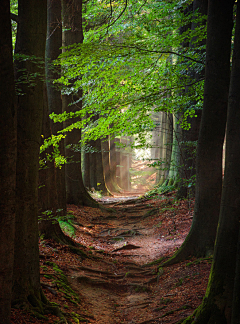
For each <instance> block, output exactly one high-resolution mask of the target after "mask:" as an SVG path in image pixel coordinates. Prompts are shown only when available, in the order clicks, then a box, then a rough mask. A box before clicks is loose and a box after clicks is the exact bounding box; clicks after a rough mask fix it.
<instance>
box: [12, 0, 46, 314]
mask: <svg viewBox="0 0 240 324" xmlns="http://www.w3.org/2000/svg"><path fill="white" fill-rule="evenodd" d="M18 15H19V23H18V32H17V42H16V53H18V54H23V55H29V56H34V57H36V58H39V59H40V60H41V61H44V55H45V43H46V27H47V1H46V0H42V1H40V2H39V1H36V0H32V1H30V2H29V1H28V0H19V2H18ZM39 59H36V60H37V63H35V62H34V60H35V59H28V60H22V61H20V60H19V61H17V62H16V68H17V79H18V78H20V77H22V78H26V79H27V81H29V83H28V84H26V83H21V84H19V86H21V91H22V95H20V96H19V97H18V116H17V131H18V136H17V183H16V203H17V208H16V232H15V259H14V283H13V303H17V304H22V303H30V304H31V305H33V306H35V307H38V309H41V307H42V304H41V301H42V300H43V295H42V290H41V285H40V275H39V251H38V197H37V188H38V167H39V146H40V135H41V130H42V115H43V105H44V103H43V89H44V82H43V75H44V64H43V63H41V62H40V61H39ZM29 76H30V77H32V76H35V77H34V80H30V79H28V77H29Z"/></svg>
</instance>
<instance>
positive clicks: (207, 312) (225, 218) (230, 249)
mask: <svg viewBox="0 0 240 324" xmlns="http://www.w3.org/2000/svg"><path fill="white" fill-rule="evenodd" d="M213 2H214V4H215V12H216V11H217V8H218V6H217V2H216V1H213ZM223 2H224V1H221V4H222V5H223ZM210 4H211V1H210ZM218 5H219V1H218ZM232 5H233V2H232ZM237 7H238V8H237V23H236V29H235V41H234V52H233V65H232V73H231V84H230V90H229V103H228V116H227V136H226V164H225V174H224V183H223V192H222V199H221V210H220V217H219V225H218V231H217V238H216V243H215V250H214V257H213V264H212V268H211V273H210V276H209V282H208V288H207V291H206V295H205V298H204V300H203V303H202V304H201V306H200V307H199V308H198V309H197V311H196V312H195V314H194V320H193V318H192V317H190V318H189V319H187V320H186V321H185V323H196V324H208V323H209V324H210V323H218V324H236V323H239V290H238V291H237V294H236V290H235V295H234V278H235V273H236V277H239V273H237V272H236V261H237V247H238V244H239V243H238V239H239V229H240V224H239V212H240V198H239V197H240V186H239V181H240V169H239V160H240V133H239V124H240V92H239V87H240V6H239V3H238V5H237ZM222 9H223V8H222ZM225 10H226V6H225ZM229 10H230V8H229ZM212 13H213V12H212ZM210 19H211V16H210ZM218 22H219V24H221V23H222V21H221V20H219V21H218ZM210 26H211V25H210ZM230 39H231V37H230ZM219 69H221V66H219ZM237 270H238V264H237ZM238 280H239V279H238ZM235 284H237V286H236V287H235V288H237V287H238V283H237V281H236V279H235ZM233 296H234V297H237V299H236V300H234V299H233ZM234 307H238V309H236V308H234ZM235 311H236V313H235ZM232 313H233V316H232Z"/></svg>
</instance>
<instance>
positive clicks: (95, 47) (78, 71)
mask: <svg viewBox="0 0 240 324" xmlns="http://www.w3.org/2000/svg"><path fill="white" fill-rule="evenodd" d="M189 3H190V2H189V1H180V2H179V1H173V2H172V1H150V2H148V1H147V2H146V1H138V2H137V3H136V2H135V1H128V2H127V6H126V5H125V4H126V2H125V1H111V2H110V3H109V1H88V2H87V4H86V6H85V8H84V21H85V40H84V43H83V44H74V45H72V46H69V47H68V48H67V50H66V51H65V52H64V53H63V54H62V55H61V56H60V57H59V60H57V61H56V62H55V64H56V65H60V66H61V69H62V76H61V78H59V80H57V81H56V83H59V84H61V86H62V92H63V93H66V94H70V93H77V91H78V89H79V88H81V89H82V90H83V97H82V100H83V109H82V110H81V111H79V112H77V113H75V114H72V115H70V114H68V115H67V114H66V113H65V114H63V115H58V116H56V115H55V114H52V116H51V117H52V118H53V119H54V120H55V121H63V120H65V119H66V118H68V117H70V118H72V117H79V118H82V121H81V122H80V121H79V122H77V123H74V124H72V125H71V126H69V127H68V128H66V129H65V130H64V132H66V131H71V130H72V129H73V128H75V127H79V128H84V127H85V130H84V133H83V138H82V142H84V141H86V140H89V139H93V140H95V139H96V138H98V137H102V138H103V137H105V136H106V135H108V134H109V135H111V136H112V137H115V136H117V135H129V136H130V135H131V136H132V135H134V134H136V135H137V136H136V140H137V141H139V142H140V143H141V144H142V145H145V140H144V139H145V134H146V133H147V132H148V131H150V130H152V129H153V128H154V127H155V125H154V122H153V120H152V118H151V113H152V111H153V110H154V111H161V110H162V111H170V112H172V113H175V112H177V111H179V110H181V111H183V119H182V121H181V125H182V127H184V128H185V129H188V128H189V127H190V126H189V122H187V118H188V117H194V116H195V109H200V108H201V106H202V93H203V91H202V90H203V80H200V81H198V82H197V81H196V80H195V79H194V78H193V77H192V71H193V70H194V71H199V70H201V69H202V68H203V62H204V54H203V53H204V51H201V50H200V48H199V47H198V50H194V48H193V47H191V48H190V47H189V48H185V47H183V46H182V44H183V42H185V43H186V40H187V41H188V42H190V41H191V42H192V44H194V42H196V39H197V41H199V40H201V39H203V38H204V37H205V33H206V30H205V27H199V28H196V29H194V30H191V29H188V30H187V31H185V32H184V33H182V34H180V33H179V28H180V27H181V26H183V25H187V24H188V23H189V22H191V21H192V20H193V19H194V21H195V22H199V21H203V20H204V19H205V17H200V15H198V14H197V13H194V16H193V14H189V15H185V16H184V14H183V9H184V8H185V7H186V6H187V5H188V4H189ZM190 72H191V73H190ZM186 86H188V92H187V94H186V93H183V92H182V90H183V89H185V88H186ZM181 93H182V94H181ZM80 99H81V98H80ZM192 102H195V103H196V104H194V107H192ZM86 112H88V114H89V117H88V118H84V117H85V116H86ZM94 115H99V119H98V120H97V121H94V122H91V117H92V116H94ZM83 118H84V119H83ZM109 125H111V127H108V126H109Z"/></svg>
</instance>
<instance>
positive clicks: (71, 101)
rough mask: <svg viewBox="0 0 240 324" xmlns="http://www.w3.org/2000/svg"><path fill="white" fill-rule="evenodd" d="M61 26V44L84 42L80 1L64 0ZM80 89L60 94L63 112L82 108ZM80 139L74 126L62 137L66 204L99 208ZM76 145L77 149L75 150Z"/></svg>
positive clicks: (79, 134)
mask: <svg viewBox="0 0 240 324" xmlns="http://www.w3.org/2000/svg"><path fill="white" fill-rule="evenodd" d="M62 6H63V26H64V28H65V31H64V39H63V45H64V46H68V45H72V44H75V43H82V42H83V29H82V0H63V1H62ZM81 97H82V91H81V90H79V91H78V93H76V94H73V95H64V96H63V109H64V111H66V112H75V111H78V110H81V108H82V101H81V100H80V98H81ZM76 121H77V119H70V120H68V121H67V122H66V123H65V125H64V126H65V127H67V126H69V125H70V124H71V123H72V122H76ZM80 140H81V130H79V129H74V130H73V131H71V132H68V135H67V137H66V139H65V154H66V156H67V157H68V158H69V160H70V161H71V162H69V163H67V164H66V191H67V203H69V204H75V205H86V206H90V207H98V203H97V202H96V201H95V200H94V199H93V198H92V197H91V196H90V195H89V194H88V192H87V191H86V189H85V187H84V184H83V179H82V169H81V150H80V144H79V141H80ZM76 146H78V148H77V150H75V148H76Z"/></svg>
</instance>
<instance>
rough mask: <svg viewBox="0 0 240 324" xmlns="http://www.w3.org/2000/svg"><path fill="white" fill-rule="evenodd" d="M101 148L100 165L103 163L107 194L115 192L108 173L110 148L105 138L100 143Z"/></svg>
mask: <svg viewBox="0 0 240 324" xmlns="http://www.w3.org/2000/svg"><path fill="white" fill-rule="evenodd" d="M101 147H102V163H103V172H104V180H105V184H106V187H107V189H108V191H109V193H113V192H115V188H114V186H113V184H112V181H111V172H110V147H109V140H108V138H105V139H104V140H102V141H101Z"/></svg>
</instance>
